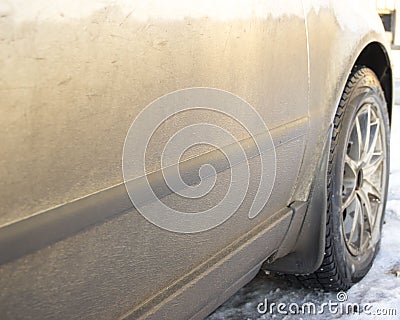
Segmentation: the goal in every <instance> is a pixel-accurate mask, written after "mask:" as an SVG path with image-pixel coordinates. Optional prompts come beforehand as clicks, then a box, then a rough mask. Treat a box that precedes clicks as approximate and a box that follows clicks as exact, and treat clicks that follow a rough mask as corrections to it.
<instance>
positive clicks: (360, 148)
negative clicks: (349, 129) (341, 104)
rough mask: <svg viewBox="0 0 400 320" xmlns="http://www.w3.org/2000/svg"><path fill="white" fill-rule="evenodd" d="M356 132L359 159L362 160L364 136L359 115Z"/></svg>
mask: <svg viewBox="0 0 400 320" xmlns="http://www.w3.org/2000/svg"><path fill="white" fill-rule="evenodd" d="M356 133H357V144H358V160H360V159H361V157H362V152H363V145H364V143H363V138H362V132H361V125H360V120H359V118H358V117H357V118H356Z"/></svg>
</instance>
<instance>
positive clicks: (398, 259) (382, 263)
mask: <svg viewBox="0 0 400 320" xmlns="http://www.w3.org/2000/svg"><path fill="white" fill-rule="evenodd" d="M392 55H393V61H394V74H395V76H396V78H397V81H396V91H397V98H396V103H397V104H398V105H396V106H395V108H394V111H393V120H392V132H391V170H390V181H389V194H388V202H387V206H386V214H385V220H384V226H383V234H382V243H381V249H380V251H379V253H378V255H377V257H376V260H375V262H374V264H373V266H372V268H371V270H370V271H369V273H368V274H367V275H366V277H365V278H364V279H363V280H362V281H360V282H359V283H357V284H356V285H354V286H353V287H352V288H351V289H350V290H348V291H347V293H346V294H347V299H346V300H345V301H344V302H343V303H342V304H341V307H343V308H344V310H345V309H346V308H348V306H349V304H350V303H355V304H358V305H360V307H361V308H364V310H367V313H370V314H371V315H369V314H367V313H362V314H352V315H347V314H346V313H345V312H340V309H338V311H337V312H336V313H335V308H334V307H335V305H333V307H332V310H333V311H332V312H330V311H329V306H328V305H327V306H325V307H324V305H323V303H327V304H328V303H329V302H330V301H331V302H332V303H339V302H340V301H339V300H338V298H342V296H339V297H338V296H337V293H324V292H320V291H315V290H311V289H298V288H294V287H291V286H289V285H288V283H286V282H284V281H282V280H279V279H276V278H273V277H272V276H269V275H266V274H264V273H262V272H260V273H259V274H258V275H257V277H256V278H255V279H254V280H253V281H251V282H250V283H249V284H247V285H246V286H245V287H243V288H242V289H241V290H239V291H238V292H237V293H236V294H235V295H234V296H233V297H231V298H230V299H229V300H228V301H227V302H226V303H225V304H223V305H222V306H221V307H219V308H218V309H217V310H216V311H215V312H214V313H213V314H211V315H210V316H209V317H208V320H218V319H235V320H236V319H244V320H247V319H252V320H253V319H324V320H325V319H371V320H372V319H400V51H394V52H393V53H392ZM396 275H397V276H396ZM341 294H342V295H343V293H341ZM265 299H267V302H268V306H271V303H276V305H278V304H279V303H285V304H286V306H285V307H284V308H285V309H284V311H289V310H290V309H289V305H290V304H295V305H293V306H292V307H293V308H296V305H298V306H300V307H301V306H302V305H303V304H305V303H314V304H315V306H316V308H317V309H316V310H317V312H318V311H319V310H321V308H324V313H323V314H320V315H311V316H310V315H307V314H308V312H306V313H307V314H305V315H304V314H303V315H295V316H294V315H290V314H289V315H283V314H280V313H279V312H278V311H277V308H276V307H275V308H274V310H273V312H272V313H269V312H268V311H267V312H266V313H260V312H259V311H258V310H257V307H258V306H259V309H260V311H261V312H263V311H264V310H263V307H264V306H265ZM366 304H369V305H366ZM338 306H339V308H340V303H339V304H338ZM282 308H283V307H282ZM393 309H395V312H396V315H380V316H378V315H377V314H378V313H380V314H384V313H385V312H386V313H392V312H393ZM291 310H295V309H291ZM305 310H306V311H307V309H305ZM368 310H369V311H368ZM374 313H375V315H373V314H374ZM311 314H312V313H311Z"/></svg>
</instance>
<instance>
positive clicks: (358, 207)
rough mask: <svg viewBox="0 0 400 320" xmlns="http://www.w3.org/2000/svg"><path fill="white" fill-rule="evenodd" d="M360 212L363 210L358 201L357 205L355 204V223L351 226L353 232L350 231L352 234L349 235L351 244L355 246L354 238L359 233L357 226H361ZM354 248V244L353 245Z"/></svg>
mask: <svg viewBox="0 0 400 320" xmlns="http://www.w3.org/2000/svg"><path fill="white" fill-rule="evenodd" d="M360 210H361V207H360V202H359V201H358V199H357V200H356V203H355V208H354V217H353V221H352V222H353V223H352V225H351V230H350V234H349V242H350V243H351V244H353V238H354V235H355V233H356V231H357V226H358V224H359V222H358V220H359V219H360ZM353 246H354V244H353Z"/></svg>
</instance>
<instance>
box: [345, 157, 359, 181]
mask: <svg viewBox="0 0 400 320" xmlns="http://www.w3.org/2000/svg"><path fill="white" fill-rule="evenodd" d="M344 161H345V163H347V165H348V166H349V167H350V169H351V171H352V172H353V175H354V177H357V171H358V164H357V162H356V161H354V160H353V159H352V158H350V156H349V155H348V154H346V155H345V158H344Z"/></svg>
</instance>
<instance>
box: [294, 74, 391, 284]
mask: <svg viewBox="0 0 400 320" xmlns="http://www.w3.org/2000/svg"><path fill="white" fill-rule="evenodd" d="M388 175H389V119H388V112H387V106H386V101H385V97H384V94H383V91H382V88H381V86H380V83H379V80H378V79H377V77H376V75H375V73H374V72H373V71H372V70H370V69H368V68H366V67H356V68H355V69H354V70H353V72H352V74H351V75H350V77H349V79H348V82H347V84H346V87H345V90H344V93H343V95H342V98H341V101H340V104H339V106H338V108H337V111H336V115H335V119H334V129H333V134H332V139H331V148H330V154H329V166H328V179H327V181H328V185H327V190H328V199H327V208H328V210H327V225H326V235H325V240H326V244H325V256H324V259H323V262H322V264H321V266H320V267H319V268H318V269H317V271H315V272H314V273H313V274H310V275H305V276H299V277H298V279H299V280H300V281H301V282H302V283H303V284H305V285H306V286H311V287H318V288H321V289H325V290H346V289H348V288H350V287H351V286H352V285H353V284H355V283H356V282H358V281H360V280H361V279H362V278H363V277H364V276H365V275H366V274H367V272H368V271H369V269H370V268H371V265H372V262H373V260H374V258H375V256H376V253H377V251H378V249H379V244H380V238H381V228H382V221H383V215H384V211H385V203H386V197H387V189H388Z"/></svg>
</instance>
